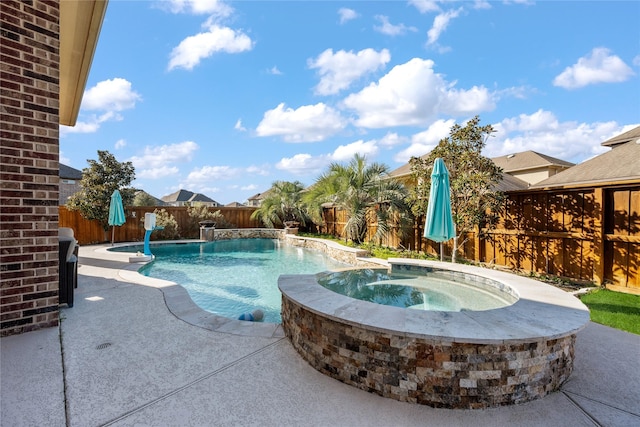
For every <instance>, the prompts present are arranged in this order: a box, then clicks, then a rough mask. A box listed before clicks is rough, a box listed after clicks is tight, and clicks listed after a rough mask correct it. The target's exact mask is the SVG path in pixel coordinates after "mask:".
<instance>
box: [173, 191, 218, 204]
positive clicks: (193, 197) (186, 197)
mask: <svg viewBox="0 0 640 427" xmlns="http://www.w3.org/2000/svg"><path fill="white" fill-rule="evenodd" d="M162 201H164V202H167V203H171V202H208V203H217V202H216V201H215V200H213V199H211V198H209V197H207V196H205V195H204V194H202V193H194V192H192V191H189V190H178V191H176V192H175V193H171V194H169V195H167V196H163V197H162Z"/></svg>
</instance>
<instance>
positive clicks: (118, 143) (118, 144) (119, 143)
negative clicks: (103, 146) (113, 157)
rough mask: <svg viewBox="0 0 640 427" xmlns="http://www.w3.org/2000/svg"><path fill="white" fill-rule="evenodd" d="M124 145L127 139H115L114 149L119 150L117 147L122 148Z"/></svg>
mask: <svg viewBox="0 0 640 427" xmlns="http://www.w3.org/2000/svg"><path fill="white" fill-rule="evenodd" d="M126 146H127V141H125V140H124V139H119V140H117V141H116V144H115V148H116V150H119V149H121V148H124V147H126Z"/></svg>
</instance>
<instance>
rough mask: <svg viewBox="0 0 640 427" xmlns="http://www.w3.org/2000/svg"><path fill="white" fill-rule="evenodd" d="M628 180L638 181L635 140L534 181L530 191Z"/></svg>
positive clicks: (639, 162)
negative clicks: (532, 189) (542, 179)
mask: <svg viewBox="0 0 640 427" xmlns="http://www.w3.org/2000/svg"><path fill="white" fill-rule="evenodd" d="M603 145H604V144H603ZM630 180H631V181H636V180H637V181H638V182H640V141H639V140H637V139H634V140H632V141H629V142H626V143H623V144H619V145H617V146H616V147H614V148H612V149H611V150H609V151H607V152H606V153H603V154H600V155H599V156H596V157H593V158H591V159H589V160H587V161H585V162H582V163H580V164H578V165H576V166H573V167H572V168H569V169H567V170H564V171H562V172H560V173H558V174H557V175H554V176H552V177H549V178H547V179H545V180H544V181H540V182H538V183H537V184H536V185H534V186H532V188H544V187H561V186H567V185H583V184H584V185H587V184H589V185H592V184H596V183H602V182H619V181H630Z"/></svg>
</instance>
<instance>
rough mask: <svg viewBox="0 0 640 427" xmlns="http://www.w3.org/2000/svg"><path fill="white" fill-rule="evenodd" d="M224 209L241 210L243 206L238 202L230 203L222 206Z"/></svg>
mask: <svg viewBox="0 0 640 427" xmlns="http://www.w3.org/2000/svg"><path fill="white" fill-rule="evenodd" d="M224 207H225V208H242V207H244V205H243V204H242V203H240V202H231V203H229V204H226V205H224Z"/></svg>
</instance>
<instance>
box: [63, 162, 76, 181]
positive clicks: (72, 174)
mask: <svg viewBox="0 0 640 427" xmlns="http://www.w3.org/2000/svg"><path fill="white" fill-rule="evenodd" d="M59 166H60V171H59V172H58V176H59V177H60V178H62V179H76V180H80V179H82V171H79V170H78V169H74V168H72V167H71V166H67V165H63V164H62V163H60V164H59Z"/></svg>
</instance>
